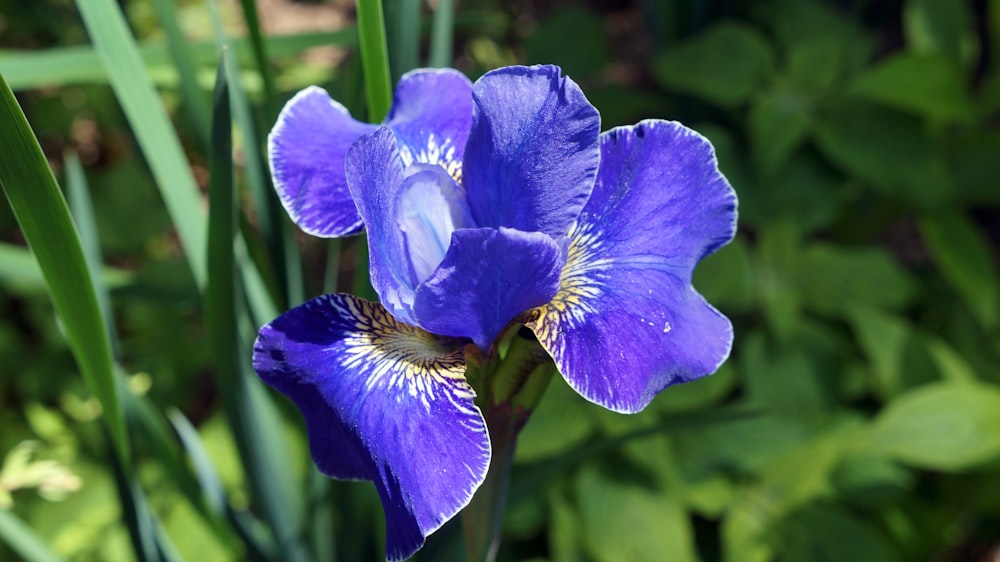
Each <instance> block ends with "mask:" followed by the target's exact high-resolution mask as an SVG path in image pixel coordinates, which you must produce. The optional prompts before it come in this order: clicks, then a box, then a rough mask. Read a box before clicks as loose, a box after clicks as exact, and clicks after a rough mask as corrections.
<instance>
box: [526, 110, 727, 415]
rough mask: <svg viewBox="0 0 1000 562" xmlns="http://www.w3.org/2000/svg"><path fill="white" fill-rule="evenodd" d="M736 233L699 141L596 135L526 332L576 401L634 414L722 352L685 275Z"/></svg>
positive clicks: (715, 326) (651, 133)
mask: <svg viewBox="0 0 1000 562" xmlns="http://www.w3.org/2000/svg"><path fill="white" fill-rule="evenodd" d="M735 229H736V195H735V193H734V192H733V190H732V188H731V187H730V186H729V183H728V182H727V181H726V179H725V178H724V177H723V176H722V175H721V174H720V173H719V171H718V167H717V165H716V161H715V155H714V151H713V149H712V146H711V144H709V142H708V141H707V140H706V139H705V138H704V137H702V136H701V135H699V134H697V133H695V132H694V131H691V130H690V129H687V128H686V127H684V126H682V125H680V124H678V123H673V122H666V121H652V120H651V121H643V122H642V123H639V124H638V125H635V126H633V127H621V128H617V129H614V130H612V131H609V132H607V133H604V134H603V135H602V136H601V170H600V172H599V174H598V178H597V182H596V184H595V187H594V193H593V195H592V196H591V199H590V201H588V203H587V206H586V207H585V208H584V210H583V212H582V213H581V215H580V219H579V222H578V223H577V224H576V225H575V226H574V228H573V230H572V232H571V234H570V239H571V243H570V249H569V257H568V260H567V263H566V266H565V268H564V269H563V272H562V279H561V281H560V289H559V293H558V294H557V295H556V297H555V298H554V299H553V301H552V302H551V303H549V304H547V305H545V306H544V307H541V308H539V309H536V310H535V311H532V313H531V315H530V318H529V321H528V322H527V325H528V327H529V328H531V329H532V330H533V331H534V332H535V334H536V335H537V336H538V339H539V341H541V342H542V345H543V346H544V347H545V348H546V349H547V350H548V352H549V354H550V355H552V357H553V359H554V360H555V362H556V365H557V367H558V368H559V371H560V372H561V373H562V375H563V376H564V377H565V379H566V381H567V382H568V383H569V384H570V386H572V387H573V388H574V389H576V390H577V391H578V392H579V393H580V394H581V395H583V396H584V397H585V398H587V399H588V400H591V401H593V402H595V403H597V404H600V405H602V406H605V407H607V408H609V409H611V410H615V411H619V412H637V411H639V410H641V409H642V408H644V407H645V406H646V405H647V404H648V403H649V402H650V400H652V399H653V397H654V396H655V395H656V394H657V393H658V392H659V391H660V390H662V389H664V388H665V387H667V386H669V385H671V384H675V383H680V382H686V381H690V380H694V379H697V378H699V377H701V376H704V375H706V374H709V373H712V372H714V371H715V369H716V368H718V366H719V365H720V364H721V363H722V362H723V361H724V360H725V359H726V357H728V355H729V350H730V347H731V345H732V337H733V333H732V325H731V324H730V322H729V320H728V319H727V318H726V317H725V316H723V315H722V314H721V313H719V312H718V311H717V310H715V309H714V308H713V307H712V306H711V305H709V304H708V303H707V302H705V300H704V299H703V298H702V297H701V295H699V294H698V293H697V291H695V289H694V288H693V287H692V286H691V274H692V272H693V270H694V266H695V265H696V264H697V262H698V261H699V260H700V259H701V258H702V257H704V256H705V255H707V254H709V253H711V252H713V251H715V250H716V249H718V248H719V247H721V246H722V245H724V244H726V243H727V242H728V241H729V240H731V239H732V237H733V235H734V233H735Z"/></svg>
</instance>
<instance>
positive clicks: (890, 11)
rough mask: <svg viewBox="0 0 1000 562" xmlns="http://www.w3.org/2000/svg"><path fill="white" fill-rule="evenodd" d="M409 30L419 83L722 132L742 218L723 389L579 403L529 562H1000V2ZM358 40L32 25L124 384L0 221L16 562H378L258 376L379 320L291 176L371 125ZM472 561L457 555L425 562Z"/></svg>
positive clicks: (293, 419)
mask: <svg viewBox="0 0 1000 562" xmlns="http://www.w3.org/2000/svg"><path fill="white" fill-rule="evenodd" d="M119 6H120V7H121V8H122V10H123V12H124V14H125V15H126V17H127V19H126V20H124V21H120V20H117V19H116V14H117V13H118V10H117V9H118V7H119ZM385 10H386V18H387V24H388V32H389V45H388V46H389V56H390V60H391V62H392V66H391V71H392V76H393V79H395V78H398V76H399V75H400V74H401V73H402V72H404V71H405V70H407V69H409V68H413V67H416V66H419V65H422V64H426V63H427V61H430V62H431V63H433V64H439V65H451V64H454V65H455V66H457V67H458V68H460V69H462V70H463V71H465V72H466V73H468V74H469V75H470V77H472V78H475V77H477V76H478V75H479V74H481V73H483V72H485V71H486V70H488V69H490V68H494V67H496V66H500V65H505V64H514V63H556V64H559V65H561V66H562V67H563V68H564V70H565V72H566V73H567V74H569V75H570V76H572V77H573V78H574V79H576V80H577V81H578V82H579V83H580V84H581V85H582V87H583V89H584V91H585V92H586V93H587V94H588V96H589V97H590V99H591V100H592V102H593V103H594V104H595V105H596V106H597V107H598V108H599V109H600V110H601V113H602V116H603V121H604V128H605V129H607V128H610V127H612V126H616V125H620V124H629V123H633V122H635V121H637V120H639V119H643V118H666V119H677V120H680V121H683V122H684V123H686V124H688V125H690V126H692V127H694V128H696V129H697V130H699V131H701V132H703V133H704V134H706V135H707V136H708V137H710V138H711V140H712V141H713V143H714V144H715V146H716V148H717V152H718V156H719V160H720V163H721V167H722V169H723V171H724V172H725V173H726V175H727V176H728V177H729V179H730V181H731V183H732V184H733V185H734V187H735V188H736V190H737V192H738V194H739V197H740V211H741V225H740V232H739V235H738V237H737V239H736V240H735V241H734V242H733V243H732V244H731V245H729V246H728V247H726V248H725V249H723V250H721V251H720V252H719V253H718V254H716V255H714V256H711V257H710V258H708V259H707V260H706V261H705V262H704V263H703V265H702V266H701V267H700V268H699V270H698V272H697V275H696V286H697V287H699V288H700V290H702V291H703V293H704V294H705V295H706V296H707V297H708V299H709V300H710V301H711V302H713V303H714V304H716V305H717V306H718V307H719V308H720V309H721V310H723V311H724V312H725V313H726V314H728V315H729V316H730V317H731V318H732V319H733V320H734V323H735V325H736V333H737V339H736V343H735V346H734V351H733V354H732V357H731V358H730V360H729V362H728V363H727V364H726V365H725V366H724V367H723V368H722V369H721V370H720V372H719V373H717V374H716V375H714V376H712V377H709V378H706V379H703V380H701V381H698V382H695V383H691V384H688V385H684V386H680V387H676V388H672V389H669V390H668V391H666V392H664V393H663V394H662V395H661V396H659V397H658V398H657V399H656V400H655V401H654V402H653V404H652V405H651V406H650V407H649V408H648V409H647V410H646V411H645V412H643V413H642V414H639V415H636V416H631V417H628V416H621V415H618V414H612V413H608V412H606V411H604V410H602V409H600V408H598V407H596V406H592V405H589V404H587V403H586V402H584V401H583V400H582V399H580V398H579V397H577V396H576V395H575V394H574V393H573V392H572V391H570V390H569V389H568V388H567V387H566V385H565V384H564V383H562V382H561V381H560V380H555V381H553V383H552V384H551V385H550V388H549V390H548V392H547V394H546V396H545V398H544V400H543V402H542V405H541V406H540V409H539V410H538V411H537V412H536V414H535V416H534V417H533V419H532V421H531V422H530V423H529V424H528V426H527V427H526V429H525V431H524V433H523V434H522V437H521V441H520V446H519V449H518V454H517V458H516V464H515V468H514V475H513V484H512V489H511V500H510V505H509V512H508V515H507V518H506V521H505V527H504V543H503V546H502V548H501V552H500V559H501V560H552V561H560V562H570V561H593V562H613V561H623V560H628V561H643V560H650V561H658V560H671V561H681V562H683V561H690V560H705V561H714V560H724V561H738V562H742V561H751V562H752V561H767V560H783V561H793V562H799V561H801V562H806V561H824V560H827V561H840V560H843V561H858V560H865V561H872V562H882V561H886V562H888V561H904V560H941V561H959V560H982V561H986V560H993V559H994V557H996V556H997V555H998V553H1000V486H998V485H997V482H998V481H1000V369H998V368H997V365H998V364H1000V283H998V273H997V263H998V259H997V258H998V248H1000V186H998V183H997V181H998V180H997V178H1000V129H998V128H997V123H998V122H1000V121H998V118H1000V1H997V0H979V1H968V2H966V1H960V0H906V1H890V2H871V1H866V0H840V1H821V0H756V1H752V0H748V1H742V0H703V1H682V0H590V1H588V2H585V3H574V2H569V1H559V0H554V1H547V2H526V1H522V0H463V1H462V2H460V3H458V5H454V4H453V2H452V1H451V0H438V2H437V3H436V4H435V5H434V6H428V5H426V4H423V3H421V2H420V1H419V0H385ZM353 13H354V12H353V6H352V5H351V3H350V2H346V1H343V0H336V1H327V2H320V1H310V2H306V1H298V2H290V1H289V0H268V1H263V0H262V1H260V2H258V3H257V4H256V6H255V5H254V3H253V2H250V1H249V0H243V1H241V2H239V3H237V2H235V0H232V1H223V0H220V1H219V2H218V3H216V2H215V1H214V0H207V2H202V1H201V0H181V1H178V2H176V3H175V2H173V1H170V0H122V1H121V2H119V3H118V4H116V3H114V2H111V1H105V0H99V1H98V0H80V2H79V5H77V4H74V3H72V2H71V1H70V0H37V1H33V2H20V1H17V0H0V74H2V75H3V77H4V79H5V80H6V81H7V82H8V83H9V84H10V86H11V87H12V88H13V89H14V90H15V91H16V92H17V94H18V101H19V102H20V104H21V106H22V107H23V108H24V110H25V112H26V114H27V117H28V121H29V122H30V124H31V127H32V129H33V131H34V133H35V135H36V136H37V137H38V139H39V140H40V142H41V146H42V148H43V149H44V153H45V155H46V156H47V158H48V162H49V164H51V166H52V167H53V169H54V170H55V171H56V175H57V177H58V179H59V181H60V184H61V185H62V187H63V189H64V191H65V193H66V196H67V198H68V200H69V205H70V210H71V211H72V213H73V217H74V221H75V223H76V226H77V230H78V232H79V237H80V241H81V243H82V249H83V252H84V255H85V256H86V259H87V260H88V262H87V263H88V264H89V265H90V267H91V270H92V273H93V275H92V278H93V280H94V286H95V291H94V292H93V293H89V292H88V291H87V290H85V287H82V286H77V287H76V289H75V290H76V291H77V293H75V296H71V297H68V300H67V302H69V303H70V304H69V305H67V306H70V307H72V306H75V304H74V303H78V302H83V301H85V300H86V299H88V298H91V297H90V296H89V295H90V294H93V295H94V298H96V299H97V303H98V304H99V306H100V307H101V310H103V311H104V312H103V316H102V318H103V319H104V320H103V321H104V323H105V325H106V326H107V333H108V334H110V336H111V337H110V349H111V352H112V353H113V357H114V359H115V365H116V367H114V368H113V369H112V368H105V369H103V371H102V370H101V369H97V368H95V369H96V371H94V373H91V374H88V376H89V377H98V378H99V379H100V380H102V381H104V382H103V383H101V384H103V385H104V386H100V385H99V388H103V389H104V394H99V396H102V397H103V398H102V400H103V401H104V407H103V408H102V405H101V403H99V402H98V401H97V400H96V399H95V398H94V397H93V395H92V394H91V392H90V391H89V390H88V387H87V386H86V385H85V383H84V378H82V377H81V376H80V369H86V366H84V365H82V364H81V365H80V366H79V367H78V363H76V362H75V361H74V359H73V355H72V354H71V353H70V348H69V347H68V346H67V343H66V337H65V336H64V333H67V332H68V335H70V336H71V337H72V335H73V334H74V331H73V329H72V326H70V325H69V324H61V323H60V322H58V321H57V320H56V318H55V316H54V314H53V308H52V306H51V304H50V302H51V301H50V298H49V296H48V294H47V293H46V284H45V281H44V279H43V277H42V274H41V272H40V269H39V267H38V265H37V264H36V262H35V258H34V257H33V256H32V254H30V253H29V252H28V251H27V250H26V249H25V247H24V234H23V233H22V230H21V229H20V228H19V226H18V223H17V222H15V219H14V216H13V214H12V212H11V209H10V208H9V207H8V206H7V205H6V204H3V205H0V287H2V291H0V365H3V369H4V373H5V374H4V376H2V377H0V459H3V460H2V468H0V538H2V539H3V540H2V541H0V559H3V560H8V559H9V560H18V559H26V560H60V559H67V560H130V559H135V558H141V559H148V560H206V561H210V560H242V559H257V560H278V559H282V560H284V559H288V560H312V559H316V560H334V559H340V560H368V559H377V558H378V557H380V556H381V548H382V546H381V545H382V536H381V533H382V532H383V531H382V525H383V524H382V521H381V517H382V516H381V510H380V507H379V505H378V501H377V498H376V497H375V494H374V493H373V491H372V490H371V489H370V487H368V486H364V485H359V484H350V483H339V482H331V481H327V480H326V479H324V478H323V477H321V476H319V475H318V474H317V473H316V472H315V470H314V469H312V467H311V464H310V462H309V459H308V452H307V451H306V447H305V444H304V439H303V436H304V433H303V431H302V428H301V420H300V419H299V418H298V416H297V414H296V413H295V412H294V411H293V410H292V409H291V408H289V405H288V404H287V403H286V402H284V401H283V400H281V399H279V398H278V397H277V396H275V395H272V394H271V393H269V392H268V391H266V390H265V389H264V388H263V386H262V385H260V384H259V382H258V381H257V380H256V378H255V377H254V376H253V375H252V373H251V372H250V371H249V370H248V365H247V362H248V359H249V352H248V349H249V347H248V346H249V344H250V342H252V338H253V335H254V333H255V329H256V326H258V325H259V324H261V323H262V322H265V321H267V320H270V319H271V318H272V317H273V316H275V315H276V314H277V312H278V311H280V310H284V309H285V308H287V307H288V306H291V305H294V304H295V303H297V302H301V301H302V300H303V299H305V298H307V297H309V296H312V295H316V294H320V293H322V292H326V291H333V290H337V289H338V288H339V289H340V290H352V291H353V292H357V293H359V294H367V295H371V289H370V287H368V286H367V285H366V283H367V281H366V266H365V260H366V255H365V248H364V241H363V239H351V240H346V241H344V242H343V243H340V242H323V241H318V240H314V239H307V238H305V237H302V236H297V235H296V234H295V231H294V229H293V228H292V227H291V225H290V224H289V223H288V221H287V219H286V218H285V217H284V214H283V212H282V211H281V209H280V206H278V205H277V204H276V200H275V198H274V197H273V195H272V193H271V190H270V187H269V183H268V182H269V179H268V177H267V170H266V166H265V165H264V159H263V156H262V149H263V137H264V135H265V134H266V131H267V130H268V129H269V128H270V125H271V124H272V123H273V120H274V117H275V115H276V114H277V110H278V108H279V107H280V105H281V103H283V101H284V100H285V99H287V98H288V97H289V96H290V95H291V94H292V93H293V92H295V91H296V90H297V89H299V88H301V87H303V86H305V85H308V84H311V83H319V84H322V85H324V86H325V87H327V88H328V89H329V90H330V91H331V93H332V94H333V96H334V97H335V98H336V99H338V100H341V101H342V102H344V103H345V105H346V106H348V107H349V108H350V109H351V111H352V113H353V114H354V115H355V116H357V117H363V116H364V115H365V107H364V106H365V96H364V90H363V82H362V70H361V62H360V59H359V57H358V55H357V48H356V41H357V34H356V32H355V28H354V26H353V24H352V23H351V22H352V21H353ZM122 23H127V24H128V26H127V27H126V26H124V25H122ZM222 45H228V47H227V49H226V53H227V55H226V59H227V62H226V63H224V64H220V60H221V59H220V52H222V51H221V50H220V48H221V46H222ZM261 61H265V62H264V63H263V65H262V64H261ZM261 69H263V71H261ZM154 87H155V90H154V89H153V88H154ZM213 89H214V91H215V95H214V97H213V94H212V92H213ZM163 107H165V108H166V109H167V113H164V112H163ZM231 123H232V124H233V125H235V127H231ZM11 131H13V129H12V128H11V127H10V122H9V121H6V122H5V124H4V130H3V133H2V134H3V135H5V136H9V138H15V137H14V136H12V135H13V133H11ZM15 140H16V138H15ZM228 143H232V145H233V146H234V147H235V153H236V159H235V167H234V166H233V165H232V164H231V163H230V151H229V146H230V145H229V144H228ZM8 155H9V153H8ZM11 170H12V168H10V167H8V168H7V169H6V171H0V183H3V185H4V188H5V190H7V191H10V190H12V189H14V187H16V186H15V185H14V184H15V183H16V181H15V180H16V179H17V178H14V179H12V178H11V176H10V175H9V174H10V173H11ZM5 174H7V175H5ZM234 181H235V185H236V186H237V187H238V189H237V190H236V192H235V193H234V192H233V190H232V187H233V185H234ZM12 201H13V196H12ZM209 201H211V202H212V205H211V208H210V217H211V220H210V221H209V220H207V219H208V218H209V213H207V212H206V208H207V206H208V205H207V203H208V202H209ZM233 203H235V206H234V205H233ZM24 232H27V229H25V231H24ZM32 243H33V244H35V243H36V242H35V241H34V240H32ZM60 244H61V243H60ZM57 246H58V244H57ZM58 247H63V246H58ZM41 258H42V256H41V254H39V259H41ZM81 263H82V262H81ZM53 291H55V288H53ZM104 345H107V344H104ZM112 370H113V371H114V372H112ZM98 371H100V372H98ZM100 377H104V378H103V379H101V378H100ZM88 380H90V379H88ZM113 387H117V393H114V392H112V388H113ZM109 396H110V398H108V397H109ZM115 408H118V409H120V410H121V411H122V412H124V414H123V419H124V422H125V425H126V426H127V428H128V431H129V433H130V435H131V447H132V448H133V449H134V455H133V456H134V458H133V456H129V455H127V454H123V455H118V456H117V457H116V451H117V452H118V453H122V447H118V448H113V447H112V446H111V443H113V442H114V441H113V438H112V436H113V435H114V431H115V430H114V425H113V419H114V415H112V416H111V417H110V418H109V417H105V418H103V419H109V420H112V424H111V425H106V424H102V423H101V422H99V421H98V419H99V416H100V412H101V411H102V410H103V411H105V412H113V411H114V410H115ZM109 430H110V431H111V433H109ZM460 553H461V538H460V536H459V531H458V529H457V526H455V525H449V526H447V527H445V528H444V529H443V530H441V531H440V532H439V533H437V534H435V535H434V536H432V537H431V539H430V540H429V542H428V545H427V547H426V548H425V549H424V550H423V551H422V552H421V553H420V554H419V555H418V556H417V559H420V560H451V559H460V557H461V554H460Z"/></svg>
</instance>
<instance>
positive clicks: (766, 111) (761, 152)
mask: <svg viewBox="0 0 1000 562" xmlns="http://www.w3.org/2000/svg"><path fill="white" fill-rule="evenodd" d="M812 123H813V117H812V102H811V101H810V100H809V99H808V98H807V97H805V96H804V95H803V94H802V93H800V92H797V91H795V90H794V89H791V88H775V89H772V90H770V91H768V92H765V93H763V94H761V95H760V96H758V97H757V98H755V99H754V100H753V105H751V107H750V118H749V122H748V129H749V133H750V148H751V152H752V154H753V158H754V161H755V162H756V164H757V166H758V167H759V168H760V169H761V171H762V172H763V173H764V174H772V173H774V172H775V171H777V170H778V169H779V168H780V167H781V166H782V164H784V163H785V161H786V160H787V159H788V157H789V156H790V155H791V154H792V153H793V152H794V151H795V150H796V149H797V148H798V147H799V146H801V144H802V142H803V141H805V140H806V138H807V137H808V135H809V132H810V129H811V128H812Z"/></svg>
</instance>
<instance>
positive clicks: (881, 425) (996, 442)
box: [870, 382, 1000, 471]
mask: <svg viewBox="0 0 1000 562" xmlns="http://www.w3.org/2000/svg"><path fill="white" fill-rule="evenodd" d="M870 447H871V449H872V450H874V451H877V452H883V453H885V454H889V455H892V456H893V457H895V458H897V459H899V460H900V461H903V462H905V463H907V464H912V465H914V466H918V467H921V468H930V469H934V470H944V471H961V470H964V469H969V468H973V467H975V466H979V465H982V464H985V463H989V462H993V461H996V460H998V459H1000V388H997V387H996V386H994V385H988V384H982V383H974V384H967V383H954V382H944V383H936V384H929V385H925V386H922V387H920V388H917V389H914V390H911V391H909V392H907V393H906V394H903V395H901V396H900V397H899V398H897V399H896V400H894V401H893V402H891V403H890V404H889V405H888V406H887V407H886V408H885V409H884V410H883V411H882V412H881V414H879V416H878V418H877V419H876V420H875V426H874V429H873V432H872V435H871V439H870Z"/></svg>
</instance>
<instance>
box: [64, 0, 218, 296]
mask: <svg viewBox="0 0 1000 562" xmlns="http://www.w3.org/2000/svg"><path fill="white" fill-rule="evenodd" d="M76 4H77V7H78V8H79V10H80V14H81V15H82V16H83V22H84V24H85V25H86V27H87V32H88V34H89V35H90V38H91V40H92V41H93V43H94V49H95V50H96V51H97V54H98V56H99V57H100V59H101V62H102V63H103V64H104V69H105V70H106V71H107V73H108V80H109V82H110V83H111V89H112V90H114V92H115V97H117V98H118V102H119V103H120V104H121V106H122V109H123V110H124V112H125V116H126V117H127V118H128V121H129V123H130V124H131V125H132V132H133V133H134V134H135V136H136V139H137V140H138V142H139V146H140V147H141V148H142V151H143V154H144V155H145V156H146V161H147V162H148V164H149V167H150V169H151V170H152V172H153V177H154V178H155V179H156V184H157V186H158V187H159V189H160V194H161V195H162V196H163V201H164V203H166V206H167V210H168V211H169V213H170V219H171V221H172V222H173V225H174V227H175V228H176V229H177V235H178V236H179V237H180V239H181V245H182V246H183V247H184V255H185V257H186V258H187V261H188V265H189V266H190V268H191V272H192V274H193V275H194V278H195V281H196V282H197V284H198V286H199V287H201V288H204V286H205V283H206V280H207V271H206V269H205V267H206V265H205V264H206V261H205V248H206V245H205V239H206V230H205V228H206V227H205V213H204V211H203V210H202V204H201V198H200V195H199V192H198V184H197V182H196V181H195V179H194V174H192V172H191V168H190V165H189V164H188V161H187V157H186V156H185V155H184V150H183V149H182V148H181V143H180V140H179V139H178V138H177V134H176V132H175V131H174V129H173V125H172V124H171V121H170V117H169V116H168V115H167V111H166V108H164V107H163V102H162V101H161V100H160V97H159V95H158V94H157V93H156V90H155V89H154V88H153V83H152V81H151V80H150V79H149V75H148V74H147V73H146V69H145V66H144V65H143V63H142V58H141V57H140V55H139V48H138V46H137V45H136V42H135V38H133V37H132V33H131V32H130V31H129V28H128V25H127V24H126V22H125V16H124V15H123V14H122V11H121V8H120V7H119V6H118V4H117V3H116V2H115V1H114V0H77V2H76Z"/></svg>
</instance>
